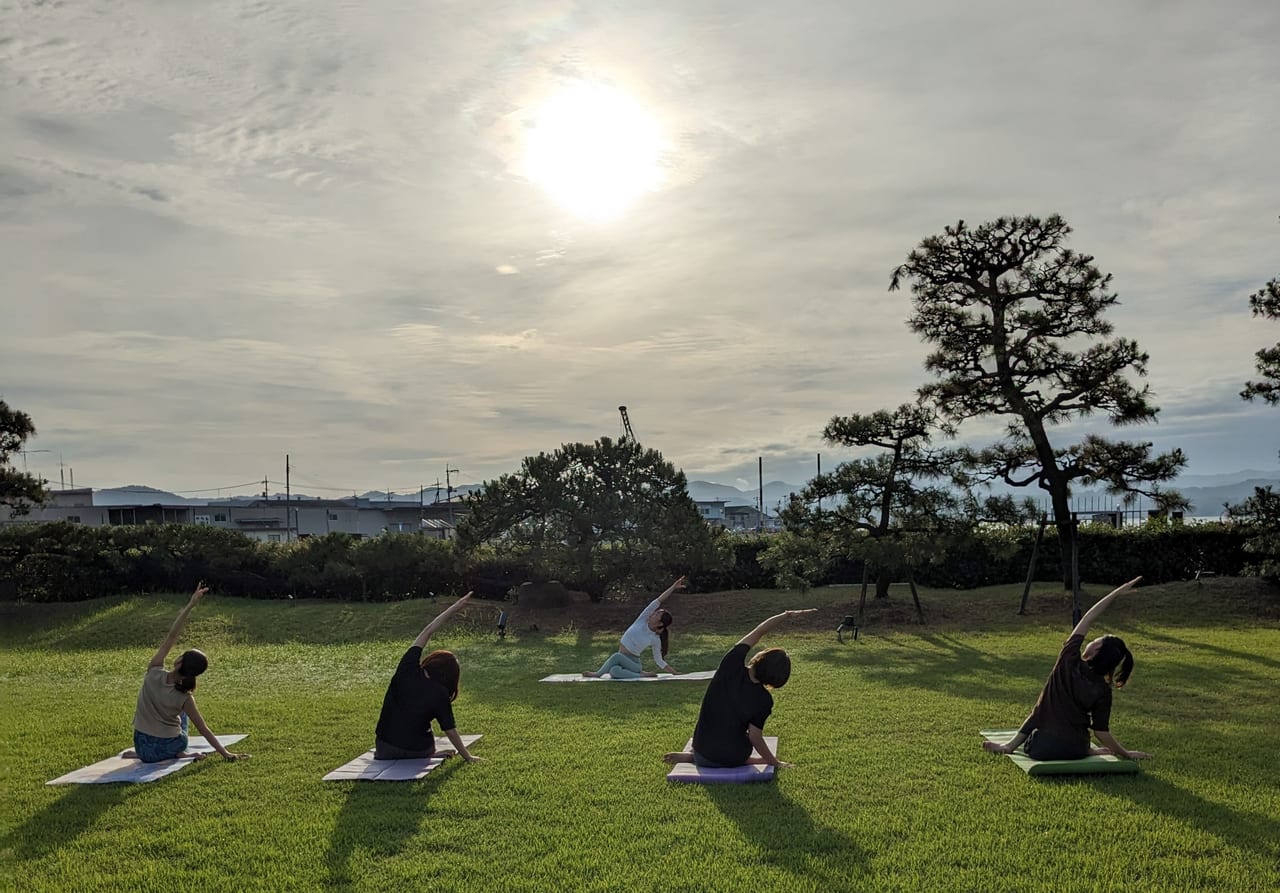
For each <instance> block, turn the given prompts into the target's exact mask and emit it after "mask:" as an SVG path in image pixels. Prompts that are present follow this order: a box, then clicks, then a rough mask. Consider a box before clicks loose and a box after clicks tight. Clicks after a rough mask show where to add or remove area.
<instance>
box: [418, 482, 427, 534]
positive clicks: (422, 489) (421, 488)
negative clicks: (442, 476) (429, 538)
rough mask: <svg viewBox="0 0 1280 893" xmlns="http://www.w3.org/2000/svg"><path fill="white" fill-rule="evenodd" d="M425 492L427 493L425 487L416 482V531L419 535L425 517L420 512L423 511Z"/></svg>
mask: <svg viewBox="0 0 1280 893" xmlns="http://www.w3.org/2000/svg"><path fill="white" fill-rule="evenodd" d="M426 494H427V488H426V487H424V486H423V485H422V484H418V533H419V535H421V534H422V522H423V521H425V520H426V518H425V517H423V514H422V513H423V511H424V510H425V506H426V502H427V501H426Z"/></svg>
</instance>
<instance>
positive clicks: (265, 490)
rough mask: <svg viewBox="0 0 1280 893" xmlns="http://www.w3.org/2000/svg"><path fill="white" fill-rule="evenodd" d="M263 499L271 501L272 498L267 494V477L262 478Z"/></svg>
mask: <svg viewBox="0 0 1280 893" xmlns="http://www.w3.org/2000/svg"><path fill="white" fill-rule="evenodd" d="M262 498H263V499H270V498H271V497H270V496H269V495H268V494H267V479H266V476H263V478H262Z"/></svg>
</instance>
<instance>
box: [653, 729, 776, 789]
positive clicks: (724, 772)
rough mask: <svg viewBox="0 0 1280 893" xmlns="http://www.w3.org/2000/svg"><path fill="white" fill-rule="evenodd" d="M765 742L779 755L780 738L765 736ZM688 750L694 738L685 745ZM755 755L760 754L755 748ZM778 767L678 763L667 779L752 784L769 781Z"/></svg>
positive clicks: (760, 764) (698, 782)
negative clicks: (709, 765) (722, 766)
mask: <svg viewBox="0 0 1280 893" xmlns="http://www.w3.org/2000/svg"><path fill="white" fill-rule="evenodd" d="M764 740H765V743H766V744H768V745H769V749H770V750H771V751H773V755H774V756H777V755H778V739H777V738H772V737H769V736H765V739H764ZM684 749H685V750H686V751H692V750H693V739H692V738H690V739H689V743H688V744H686V745H685V746H684ZM751 755H752V756H753V757H758V756H760V753H759V752H758V751H756V750H754V749H752V751H751ZM776 771H777V770H776V768H775V767H773V766H766V765H764V764H762V763H748V764H747V765H745V766H734V767H732V768H729V769H706V768H703V767H702V766H695V765H694V764H693V763H676V764H675V765H674V766H673V767H672V768H671V771H670V772H668V773H667V781H680V782H686V783H691V784H751V783H752V782H756V781H769V780H770V779H771V778H773V776H774V774H775V773H776Z"/></svg>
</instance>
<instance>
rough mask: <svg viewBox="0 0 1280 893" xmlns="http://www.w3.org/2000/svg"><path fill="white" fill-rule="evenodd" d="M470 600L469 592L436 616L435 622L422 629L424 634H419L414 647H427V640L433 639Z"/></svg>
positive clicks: (414, 641)
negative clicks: (436, 632) (432, 635)
mask: <svg viewBox="0 0 1280 893" xmlns="http://www.w3.org/2000/svg"><path fill="white" fill-rule="evenodd" d="M470 598H471V593H470V592H468V593H467V594H466V595H464V596H463V597H462V598H460V599H458V600H457V601H456V602H454V603H453V604H451V605H450V606H449V607H447V608H445V609H444V610H443V611H441V612H440V613H439V614H438V615H437V616H436V619H435V620H432V621H431V622H430V623H428V624H427V625H426V626H425V627H423V628H422V632H420V633H418V638H416V639H414V640H413V644H414V647H416V648H421V647H422V646H424V645H426V644H427V639H430V638H431V634H432V633H434V632H435V631H436V630H438V629H439V628H440V627H442V626H444V625H445V623H446V621H448V619H449V618H450V617H452V616H453V615H454V614H456V613H457V612H458V610H459V609H460V608H461V607H462V606H463V605H465V604H466V603H467V601H468V599H470Z"/></svg>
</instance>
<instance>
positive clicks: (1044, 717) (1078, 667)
mask: <svg viewBox="0 0 1280 893" xmlns="http://www.w3.org/2000/svg"><path fill="white" fill-rule="evenodd" d="M1141 579H1142V578H1141V577H1135V578H1134V579H1132V580H1130V581H1129V582H1128V583H1125V584H1124V585H1123V586H1121V587H1119V588H1118V589H1115V590H1112V592H1110V593H1109V594H1108V595H1107V596H1106V597H1104V598H1102V599H1101V600H1099V601H1098V603H1097V604H1096V605H1094V606H1093V607H1092V608H1090V609H1089V611H1088V613H1086V614H1085V615H1084V616H1083V617H1081V618H1080V622H1079V623H1077V624H1076V628H1075V629H1073V630H1072V631H1071V635H1070V636H1069V637H1068V638H1067V641H1066V643H1065V644H1064V645H1063V646H1062V651H1061V652H1060V653H1059V654H1058V660H1057V662H1056V663H1055V664H1054V665H1053V672H1051V673H1050V674H1049V679H1048V681H1047V682H1045V684H1044V688H1043V689H1042V690H1041V692H1040V697H1039V698H1038V699H1037V700H1036V705H1035V707H1034V708H1032V710H1031V713H1030V714H1028V716H1027V718H1026V719H1025V720H1024V721H1023V723H1022V727H1021V728H1020V729H1019V730H1018V734H1017V735H1015V736H1014V737H1013V739H1012V740H1010V741H1009V742H1008V743H1006V744H997V743H996V742H994V741H984V742H983V743H982V746H983V748H984V749H986V750H989V751H991V752H992V753H1012V752H1013V751H1015V750H1017V749H1018V747H1019V746H1021V747H1022V748H1023V750H1024V751H1025V752H1026V754H1027V756H1029V757H1031V758H1032V759H1033V760H1077V759H1080V758H1082V757H1087V756H1091V755H1100V754H1115V755H1116V756H1118V757H1121V758H1123V759H1126V760H1145V759H1147V758H1148V757H1149V756H1150V754H1146V753H1143V752H1142V751H1140V750H1129V749H1127V748H1125V747H1124V745H1122V744H1121V743H1120V742H1119V741H1117V740H1116V738H1115V736H1114V735H1112V734H1111V685H1112V683H1113V682H1114V684H1115V685H1116V687H1117V688H1123V687H1124V684H1125V683H1126V682H1127V681H1128V680H1129V674H1130V673H1132V672H1133V655H1132V654H1130V653H1129V649H1128V648H1127V647H1125V644H1124V640H1123V639H1121V638H1120V637H1119V636H1102V637H1101V638H1098V639H1094V640H1093V641H1092V642H1090V643H1089V644H1088V645H1086V646H1084V649H1083V650H1081V647H1080V646H1081V645H1082V644H1083V643H1084V637H1085V634H1086V633H1087V632H1088V631H1089V626H1090V624H1092V623H1093V621H1094V620H1095V619H1096V618H1097V617H1098V615H1100V614H1101V613H1102V612H1103V611H1104V610H1106V608H1107V605H1109V604H1111V601H1112V600H1113V599H1114V598H1115V597H1116V596H1118V595H1119V594H1120V593H1122V592H1124V591H1125V590H1126V589H1129V588H1130V587H1132V586H1134V585H1135V584H1136V583H1137V582H1138V581H1139V580H1141ZM1090 730H1092V732H1093V735H1094V737H1095V738H1097V739H1098V741H1099V742H1101V743H1102V747H1092V746H1090V743H1089V732H1090Z"/></svg>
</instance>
